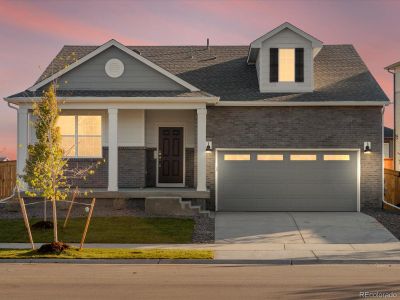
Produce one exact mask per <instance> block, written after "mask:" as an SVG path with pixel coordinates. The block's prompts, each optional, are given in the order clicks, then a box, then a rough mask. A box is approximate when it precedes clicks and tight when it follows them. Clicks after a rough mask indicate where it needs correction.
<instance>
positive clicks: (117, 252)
mask: <svg viewBox="0 0 400 300" xmlns="http://www.w3.org/2000/svg"><path fill="white" fill-rule="evenodd" d="M7 258H8V259H10V258H11V259H17V258H23V259H27V258H63V259H68V258H78V259H83V258H91V259H134V258H136V259H137V258H139V259H213V252H212V251H210V250H186V249H143V250H139V249H82V250H81V251H79V250H78V249H77V248H71V249H67V250H64V251H63V252H62V253H61V254H59V255H57V254H39V253H37V251H35V250H22V249H0V259H7Z"/></svg>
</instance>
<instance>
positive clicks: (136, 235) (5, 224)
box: [0, 217, 194, 244]
mask: <svg viewBox="0 0 400 300" xmlns="http://www.w3.org/2000/svg"><path fill="white" fill-rule="evenodd" d="M36 221H38V220H35V219H33V220H30V224H31V225H32V224H34V222H36ZM58 222H59V223H58V225H59V226H58V228H59V230H58V235H59V238H58V239H59V240H60V241H63V242H65V243H79V242H80V240H81V237H82V233H83V229H84V226H85V222H86V218H71V219H70V220H69V222H68V226H67V228H65V229H63V228H62V225H63V223H64V220H62V219H60V220H59V221H58ZM193 227H194V221H193V220H192V219H174V218H136V217H96V218H92V221H91V224H90V226H89V231H88V234H87V236H86V241H85V242H86V243H120V244H129V243H132V244H135V243H143V244H154V243H175V244H181V243H182V244H183V243H191V242H192V234H193ZM32 235H33V240H34V242H35V243H47V242H51V241H52V240H53V229H47V230H42V229H33V230H32ZM27 242H29V241H28V236H27V232H26V229H25V226H24V223H23V221H22V220H21V219H18V220H15V219H13V220H9V219H8V220H7V219H3V220H0V243H27Z"/></svg>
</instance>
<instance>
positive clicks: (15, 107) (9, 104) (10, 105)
mask: <svg viewBox="0 0 400 300" xmlns="http://www.w3.org/2000/svg"><path fill="white" fill-rule="evenodd" d="M4 100H5V101H7V100H6V98H4ZM7 106H8V107H9V108H12V109H15V110H16V111H18V109H19V108H18V107H17V106H14V105H13V103H11V102H8V101H7Z"/></svg>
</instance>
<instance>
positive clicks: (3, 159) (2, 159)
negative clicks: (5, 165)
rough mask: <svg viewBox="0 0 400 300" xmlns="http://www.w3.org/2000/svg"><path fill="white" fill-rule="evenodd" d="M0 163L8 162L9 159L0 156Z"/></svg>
mask: <svg viewBox="0 0 400 300" xmlns="http://www.w3.org/2000/svg"><path fill="white" fill-rule="evenodd" d="M0 161H9V159H8V158H7V157H4V156H0Z"/></svg>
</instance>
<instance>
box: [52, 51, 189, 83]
mask: <svg viewBox="0 0 400 300" xmlns="http://www.w3.org/2000/svg"><path fill="white" fill-rule="evenodd" d="M111 58H118V59H119V60H121V61H122V62H123V63H124V67H125V69H124V73H123V74H122V75H121V76H120V77H118V78H110V77H108V76H107V74H106V72H105V64H106V62H107V61H108V60H109V59H111ZM58 84H59V89H60V90H126V91H128V90H135V91H184V90H186V89H185V88H184V87H182V86H181V85H179V84H178V83H176V82H175V81H173V80H171V79H170V78H168V77H166V76H164V75H162V74H160V73H159V72H157V71H156V70H154V69H152V68H150V67H149V66H147V65H145V64H143V63H142V62H140V61H138V60H136V59H135V58H133V57H132V56H130V55H129V54H127V53H125V52H123V51H121V50H119V49H118V48H116V47H114V46H112V47H110V48H109V49H107V50H105V51H104V52H102V53H100V54H99V55H97V56H95V57H93V58H92V59H90V60H88V61H86V62H84V63H83V64H81V65H80V66H78V67H76V68H75V69H73V70H71V71H70V72H68V73H66V74H64V75H63V76H61V77H60V78H59V79H58Z"/></svg>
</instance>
